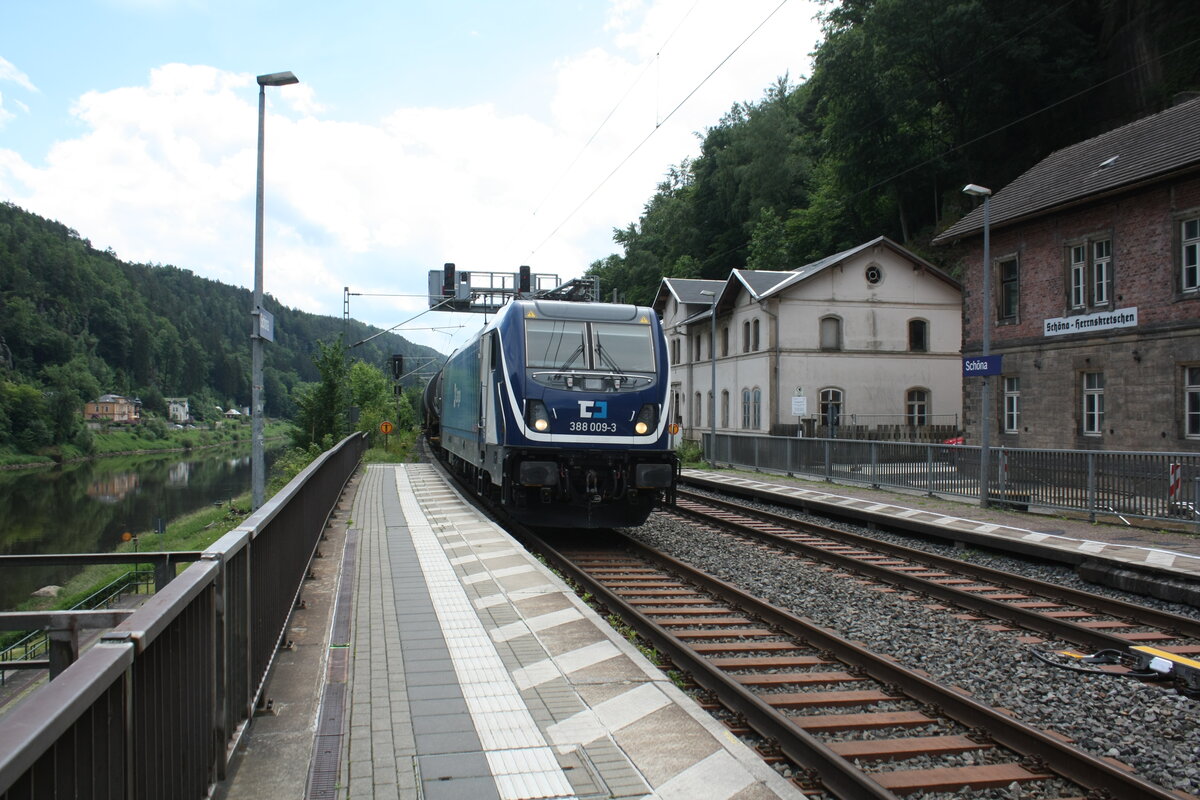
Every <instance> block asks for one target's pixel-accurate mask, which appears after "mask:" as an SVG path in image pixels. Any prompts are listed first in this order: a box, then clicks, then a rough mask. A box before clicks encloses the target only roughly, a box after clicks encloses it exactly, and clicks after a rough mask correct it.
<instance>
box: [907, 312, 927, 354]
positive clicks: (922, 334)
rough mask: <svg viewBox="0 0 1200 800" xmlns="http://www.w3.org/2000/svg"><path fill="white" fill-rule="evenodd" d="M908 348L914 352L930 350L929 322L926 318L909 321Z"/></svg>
mask: <svg viewBox="0 0 1200 800" xmlns="http://www.w3.org/2000/svg"><path fill="white" fill-rule="evenodd" d="M908 349H909V351H910V352H913V353H928V352H929V323H928V322H926V321H925V320H923V319H910V320H909V321H908Z"/></svg>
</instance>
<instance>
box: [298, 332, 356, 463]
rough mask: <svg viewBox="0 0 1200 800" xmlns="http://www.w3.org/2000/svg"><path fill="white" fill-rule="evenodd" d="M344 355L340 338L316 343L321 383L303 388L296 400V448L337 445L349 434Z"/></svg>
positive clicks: (347, 387) (314, 360)
mask: <svg viewBox="0 0 1200 800" xmlns="http://www.w3.org/2000/svg"><path fill="white" fill-rule="evenodd" d="M344 352H345V351H344V348H343V346H342V337H341V336H338V337H337V339H335V340H334V341H333V342H330V343H326V342H317V353H316V355H315V356H314V357H313V364H314V365H315V366H316V368H317V372H318V374H319V375H320V378H321V380H320V382H319V383H314V384H303V385H301V386H300V387H298V391H296V396H295V398H294V399H295V403H296V409H297V410H296V419H295V428H294V429H293V430H292V442H293V443H294V444H295V446H296V447H300V448H303V449H307V448H308V446H309V445H311V444H314V443H317V444H322V445H323V444H324V443H325V442H326V441H327V440H329V441H331V442H336V441H337V440H339V439H341V438H342V436H344V435H345V434H346V432H347V430H348V428H347V424H346V410H347V408H348V407H349V406H350V391H349V380H348V372H347V369H346V361H345V358H344V357H343V353H344Z"/></svg>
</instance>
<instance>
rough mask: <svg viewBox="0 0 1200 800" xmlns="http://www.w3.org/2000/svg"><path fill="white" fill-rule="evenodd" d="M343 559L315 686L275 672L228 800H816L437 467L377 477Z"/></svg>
mask: <svg viewBox="0 0 1200 800" xmlns="http://www.w3.org/2000/svg"><path fill="white" fill-rule="evenodd" d="M342 553H343V555H342V566H341V569H340V570H339V572H340V576H339V580H338V582H337V586H336V587H330V591H331V592H332V593H333V595H334V599H333V600H332V602H331V603H330V610H329V619H330V622H329V623H328V627H327V628H326V629H325V630H327V631H328V635H327V636H325V637H323V638H324V639H325V640H326V641H327V643H328V646H327V649H326V650H325V652H324V653H323V654H322V653H321V649H320V646H319V644H318V645H317V646H314V647H310V648H309V650H308V657H309V658H310V659H312V658H319V659H320V660H321V661H322V668H321V669H320V670H319V673H320V675H319V676H318V678H317V679H316V680H315V683H316V685H313V683H312V680H313V679H312V678H311V677H307V678H306V677H305V676H306V675H309V676H311V674H312V670H311V668H308V670H307V671H306V668H304V667H302V666H300V665H299V664H296V665H292V664H289V663H286V662H290V661H291V660H292V659H290V658H288V659H281V661H282V662H285V663H281V664H280V665H279V670H278V674H273V675H272V678H271V683H270V685H269V689H268V691H269V693H270V694H271V695H272V697H273V698H276V697H286V696H288V694H289V692H290V693H292V694H293V695H294V698H293V699H292V700H284V701H280V700H275V701H274V702H273V710H272V713H271V715H269V716H267V717H265V718H263V719H256V720H255V722H254V725H253V726H252V728H251V730H250V732H249V733H248V734H247V737H246V743H245V745H244V747H243V748H242V749H243V750H244V751H245V752H244V754H243V755H242V756H241V757H240V759H239V760H238V763H237V764H236V771H235V773H234V775H233V776H232V778H231V780H230V781H229V787H228V788H227V789H226V790H225V791H223V792H221V793H220V794H219V796H220V797H225V798H240V797H263V796H276V797H284V796H287V797H291V796H306V797H310V798H314V797H331V798H332V797H338V798H377V799H379V800H382V799H383V798H388V799H389V800H391V799H392V798H424V799H425V800H467V799H468V798H469V799H470V800H516V799H517V798H574V797H578V798H626V797H629V798H643V797H649V798H663V799H664V800H668V799H672V798H678V799H679V800H684V798H687V799H688V800H692V799H693V798H697V797H704V798H711V799H713V800H719V799H720V798H730V800H760V799H761V800H767V799H768V798H801V797H803V796H804V795H803V794H802V793H801V792H800V791H799V790H798V789H796V788H795V787H794V786H793V785H792V784H791V783H790V782H788V781H787V780H785V779H784V778H783V777H782V776H780V775H779V774H778V773H777V772H775V770H773V769H771V768H770V767H769V766H768V765H766V764H765V763H763V761H762V760H761V759H760V758H759V757H758V756H757V755H756V754H755V753H753V751H751V750H750V749H749V748H748V747H747V746H746V745H744V744H743V743H742V742H741V741H740V740H738V739H737V738H736V737H734V736H733V735H732V734H731V733H730V732H728V731H727V730H726V729H725V728H724V727H723V726H722V725H720V724H719V723H717V722H716V721H714V720H713V719H712V718H711V717H710V716H709V715H708V714H707V713H706V712H704V711H703V710H701V709H700V708H699V706H698V705H696V704H695V703H694V702H693V701H692V700H691V699H689V698H688V697H687V696H686V695H685V694H684V693H683V692H681V691H680V690H679V689H678V688H677V687H676V686H675V685H673V684H672V683H671V681H670V680H669V679H668V678H667V676H666V675H664V674H663V673H662V672H661V671H660V670H658V669H657V668H655V667H654V666H652V665H651V664H650V663H649V662H647V661H646V660H645V659H644V658H643V657H642V655H641V654H640V653H639V652H638V651H637V649H636V648H634V647H633V646H632V645H630V644H629V643H628V642H627V641H625V640H624V639H623V638H622V637H621V636H620V635H618V634H617V633H616V632H615V631H614V630H613V629H612V628H611V627H610V626H609V625H608V624H607V623H606V622H605V621H604V620H602V619H600V618H599V617H598V616H597V615H596V614H595V613H594V612H593V611H592V610H591V609H590V608H589V607H588V606H586V605H585V604H584V603H583V602H582V601H581V600H580V599H579V598H577V597H576V596H575V594H574V593H573V592H572V591H571V590H570V589H569V588H568V587H567V586H566V585H565V584H564V583H563V582H562V581H561V580H560V579H559V578H558V577H556V576H555V575H554V574H553V573H552V572H550V571H549V570H548V569H547V568H546V567H545V566H543V565H542V564H541V563H540V562H538V561H537V560H536V559H535V558H533V557H532V556H531V555H530V554H529V553H527V552H526V551H525V550H524V549H522V548H521V546H520V545H519V544H518V543H517V542H516V541H515V540H513V539H512V538H511V537H510V536H509V535H508V534H507V533H505V532H504V531H503V530H502V529H501V528H499V527H498V526H497V525H495V524H494V523H492V522H491V521H489V520H487V519H484V518H482V517H481V516H480V514H479V512H477V511H476V510H475V509H474V508H473V507H471V506H470V505H468V504H467V503H466V502H465V501H464V500H463V499H462V497H461V496H460V495H459V494H458V493H457V492H456V491H455V490H454V489H453V488H451V487H450V486H449V485H447V484H446V483H445V482H444V481H443V479H442V478H441V477H440V476H439V474H438V473H437V472H436V471H435V470H434V468H433V467H432V466H430V465H427V464H402V465H369V466H367V467H365V468H364V470H363V471H362V473H361V474H360V476H359V478H357V479H356V490H355V493H354V497H353V501H352V504H351V506H350V511H349V519H347V520H346V521H345V538H344V547H343V548H342ZM329 555H330V554H329V553H328V552H326V554H325V558H327V559H328V558H329ZM308 593H309V590H307V589H306V594H308ZM306 607H307V608H308V609H309V610H306V611H303V612H297V616H298V617H299V616H300V615H302V614H304V615H310V611H311V610H312V609H313V608H315V604H314V603H313V602H306ZM315 623H316V620H315V619H313V618H312V616H311V615H310V616H309V617H306V618H305V619H303V620H302V621H300V622H297V623H296V624H297V626H298V628H303V630H298V635H300V634H303V633H304V632H308V633H309V634H310V636H311V635H312V634H315V633H318V631H315V630H314V625H315ZM313 638H315V637H313ZM297 649H298V650H299V649H303V648H302V647H301V648H297ZM297 660H300V659H297ZM306 684H307V685H306ZM314 696H315V697H318V698H320V699H319V700H317V701H315V702H314V701H313V700H312V699H311V698H312V697H314ZM285 717H287V718H290V719H291V723H290V728H289V723H286V722H284V721H282V720H283V718H285ZM306 718H307V719H308V723H307V733H308V748H309V754H311V755H309V754H305V756H304V757H303V758H302V759H300V758H298V757H299V756H300V755H301V753H303V751H304V742H303V739H304V731H303V730H301V727H302V726H304V725H305V719H306ZM272 737H274V741H272ZM314 742H315V745H314V744H313V743H314ZM310 765H311V766H310ZM305 768H308V776H307V778H306V779H304V780H303V783H301V779H302V778H304V776H303V775H302V774H300V773H302V772H303V771H304V769H305ZM294 789H302V790H303V791H302V792H298V793H294V794H292V793H289V790H294Z"/></svg>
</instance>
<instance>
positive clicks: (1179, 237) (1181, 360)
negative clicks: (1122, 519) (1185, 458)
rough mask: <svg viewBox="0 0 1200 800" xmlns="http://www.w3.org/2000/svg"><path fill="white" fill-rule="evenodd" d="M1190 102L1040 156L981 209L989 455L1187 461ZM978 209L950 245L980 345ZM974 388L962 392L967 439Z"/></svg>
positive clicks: (1194, 344) (974, 340) (1198, 403)
mask: <svg viewBox="0 0 1200 800" xmlns="http://www.w3.org/2000/svg"><path fill="white" fill-rule="evenodd" d="M1198 132H1200V99H1192V100H1190V101H1186V102H1183V103H1180V104H1178V105H1176V106H1174V107H1172V108H1170V109H1167V110H1166V111H1163V112H1161V113H1158V114H1155V115H1153V116H1149V117H1145V118H1143V119H1140V120H1138V121H1136V122H1133V123H1131V124H1129V125H1125V126H1123V127H1120V128H1117V129H1115V130H1112V131H1109V132H1108V133H1105V134H1102V135H1100V136H1097V137H1095V138H1092V139H1088V140H1086V141H1084V142H1080V143H1079V144H1076V145H1072V146H1071V147H1067V148H1064V149H1062V150H1059V151H1058V152H1056V153H1053V154H1051V155H1050V156H1048V157H1047V158H1045V159H1044V160H1042V161H1041V162H1039V163H1038V164H1036V165H1035V166H1034V167H1033V168H1032V169H1030V170H1029V171H1028V172H1026V173H1025V174H1023V175H1021V176H1020V177H1019V178H1017V179H1016V180H1015V181H1013V182H1012V183H1011V184H1009V185H1008V186H1005V187H1003V188H1002V189H1000V190H999V191H997V192H996V193H995V195H994V196H993V197H992V198H991V201H990V226H989V227H990V239H991V261H992V265H991V275H992V287H991V290H992V291H991V295H992V304H991V305H992V308H991V317H992V330H991V352H992V353H993V354H999V355H1001V356H1002V364H1001V370H1002V374H1000V375H997V376H995V377H992V378H991V379H990V380H991V381H992V387H993V388H992V391H991V396H992V398H993V402H992V403H991V405H990V407H989V408H988V409H987V410H986V413H988V414H990V415H991V420H992V423H991V430H992V431H996V432H997V433H996V435H995V436H992V437H990V438H991V443H992V444H994V445H995V444H999V445H1003V446H1006V447H1034V448H1063V449H1075V450H1081V449H1082V450H1117V449H1119V450H1167V451H1171V450H1179V451H1193V452H1194V451H1200V134H1198ZM982 228H983V210H982V207H980V208H977V209H975V210H974V211H972V212H971V213H970V214H968V215H967V216H965V217H964V218H963V219H961V220H960V221H959V222H957V223H955V224H954V225H952V226H950V227H949V228H947V229H946V231H945V232H944V233H942V234H941V235H940V236H938V237H937V238H936V239H934V242H935V243H938V244H947V243H958V244H959V247H960V252H961V262H962V265H963V272H962V274H963V275H964V279H963V283H964V285H965V286H966V287H967V291H966V299H965V303H964V306H963V333H964V339H965V342H964V348H963V354H964V355H967V356H970V355H979V354H980V353H981V352H982V346H983V325H982V324H983V307H982V298H983V292H982V290H981V284H982V273H983V255H982V250H983V236H982V233H983V230H982ZM983 380H984V379H982V378H968V379H965V381H964V397H963V405H964V409H965V412H966V434H967V441H968V443H978V442H979V441H980V436H981V434H980V415H981V412H982V410H981V408H980V404H981V395H982V381H983Z"/></svg>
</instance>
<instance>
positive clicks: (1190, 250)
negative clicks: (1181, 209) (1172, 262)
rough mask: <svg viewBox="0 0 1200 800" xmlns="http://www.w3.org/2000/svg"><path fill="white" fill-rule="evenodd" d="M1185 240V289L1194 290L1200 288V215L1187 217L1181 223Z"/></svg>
mask: <svg viewBox="0 0 1200 800" xmlns="http://www.w3.org/2000/svg"><path fill="white" fill-rule="evenodd" d="M1179 227H1180V234H1181V238H1182V240H1183V242H1182V243H1183V252H1182V254H1181V255H1182V261H1181V262H1180V263H1181V264H1182V265H1183V276H1182V277H1183V290H1184V291H1185V292H1194V291H1196V290H1197V289H1200V217H1197V218H1196V219H1185V220H1184V221H1183V222H1181V223H1180V225H1179Z"/></svg>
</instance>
